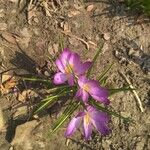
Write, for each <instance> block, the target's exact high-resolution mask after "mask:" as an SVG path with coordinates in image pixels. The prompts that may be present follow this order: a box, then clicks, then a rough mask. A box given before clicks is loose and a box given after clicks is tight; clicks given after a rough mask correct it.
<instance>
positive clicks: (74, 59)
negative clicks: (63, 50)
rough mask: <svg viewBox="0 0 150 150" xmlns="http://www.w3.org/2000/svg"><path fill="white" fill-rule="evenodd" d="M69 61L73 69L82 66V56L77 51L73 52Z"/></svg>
mask: <svg viewBox="0 0 150 150" xmlns="http://www.w3.org/2000/svg"><path fill="white" fill-rule="evenodd" d="M68 63H69V64H70V65H71V66H72V69H73V70H74V69H75V70H76V68H78V67H80V56H79V55H78V54H77V53H72V54H71V55H70V58H69V60H68Z"/></svg>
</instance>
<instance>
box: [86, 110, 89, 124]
mask: <svg viewBox="0 0 150 150" xmlns="http://www.w3.org/2000/svg"><path fill="white" fill-rule="evenodd" d="M85 123H86V124H89V123H90V115H89V114H88V113H87V114H86V115H85Z"/></svg>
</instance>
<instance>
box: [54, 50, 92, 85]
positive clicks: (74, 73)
mask: <svg viewBox="0 0 150 150" xmlns="http://www.w3.org/2000/svg"><path fill="white" fill-rule="evenodd" d="M56 65H57V67H58V69H59V71H60V72H58V73H56V74H55V76H54V83H55V84H62V83H65V82H66V81H68V83H69V85H74V80H75V77H78V76H80V75H83V74H85V72H86V71H87V70H88V69H89V68H90V66H91V62H89V61H87V62H85V63H82V62H81V60H80V56H79V55H78V54H77V53H74V52H71V51H70V50H69V49H67V48H65V49H64V50H63V52H62V53H61V55H60V56H59V58H58V59H57V60H56Z"/></svg>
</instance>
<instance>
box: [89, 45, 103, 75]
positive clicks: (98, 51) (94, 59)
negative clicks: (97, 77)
mask: <svg viewBox="0 0 150 150" xmlns="http://www.w3.org/2000/svg"><path fill="white" fill-rule="evenodd" d="M103 45H104V43H102V45H101V46H100V47H99V48H98V49H97V52H96V54H95V56H94V58H93V60H92V66H91V68H90V69H89V70H88V72H87V77H89V76H90V74H91V71H92V68H93V66H94V64H95V62H96V60H97V58H98V56H99V54H100V52H101V50H102V48H103Z"/></svg>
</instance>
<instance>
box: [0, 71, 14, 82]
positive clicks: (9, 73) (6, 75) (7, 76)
mask: <svg viewBox="0 0 150 150" xmlns="http://www.w3.org/2000/svg"><path fill="white" fill-rule="evenodd" d="M13 75H14V72H13V71H12V70H10V71H7V72H5V73H3V74H2V79H1V82H2V84H3V83H4V82H6V81H8V80H10V79H11V78H12V77H13Z"/></svg>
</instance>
